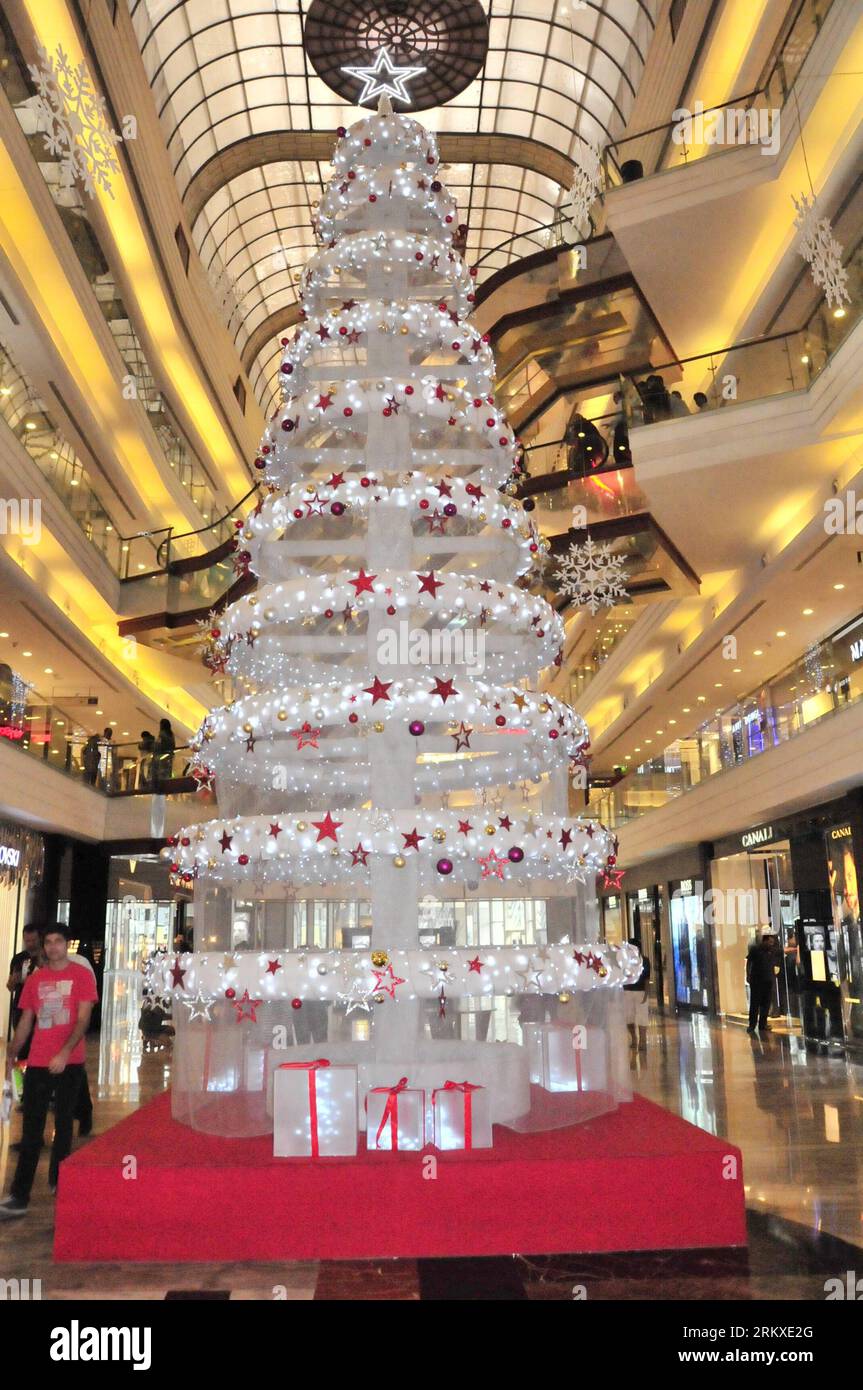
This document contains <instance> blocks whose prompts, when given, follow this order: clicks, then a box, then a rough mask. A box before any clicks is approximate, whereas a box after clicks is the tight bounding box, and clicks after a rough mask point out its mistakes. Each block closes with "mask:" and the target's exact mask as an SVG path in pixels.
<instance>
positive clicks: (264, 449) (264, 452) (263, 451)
mask: <svg viewBox="0 0 863 1390" xmlns="http://www.w3.org/2000/svg"><path fill="white" fill-rule="evenodd" d="M269 452H270V446H269V444H265V445H264V446H263V448H262V449H261V453H262V454H268V453H269Z"/></svg>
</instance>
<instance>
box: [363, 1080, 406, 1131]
mask: <svg viewBox="0 0 863 1390" xmlns="http://www.w3.org/2000/svg"><path fill="white" fill-rule="evenodd" d="M407 1084H408V1079H407V1077H406V1076H403V1077H402V1078H401V1080H400V1081H397V1082H396V1084H395V1086H373V1087H372V1095H374V1096H386V1098H387V1100H386V1104H385V1106H384V1113H383V1114H382V1115H381V1122H380V1124H379V1125H378V1132H377V1134H376V1135H375V1148H376V1149H379V1148H380V1146H381V1135H382V1134H383V1132H384V1126H385V1125H386V1122H387V1120H389V1122H390V1148H391V1149H397V1148H398V1138H399V1094H400V1092H401V1091H404V1090H405V1089H406V1088H407Z"/></svg>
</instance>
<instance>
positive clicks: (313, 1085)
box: [279, 1057, 330, 1158]
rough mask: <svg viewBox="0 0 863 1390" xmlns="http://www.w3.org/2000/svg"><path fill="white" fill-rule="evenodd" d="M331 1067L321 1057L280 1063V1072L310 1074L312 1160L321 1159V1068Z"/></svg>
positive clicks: (327, 1061) (326, 1060) (324, 1058)
mask: <svg viewBox="0 0 863 1390" xmlns="http://www.w3.org/2000/svg"><path fill="white" fill-rule="evenodd" d="M329 1065H330V1063H329V1060H328V1058H326V1057H319V1058H318V1060H317V1061H316V1062H280V1063H279V1071H303V1070H306V1071H308V1073H309V1127H310V1131H311V1136H312V1158H320V1146H319V1144H318V1077H317V1073H318V1072H319V1071H320V1069H321V1067H328V1066H329Z"/></svg>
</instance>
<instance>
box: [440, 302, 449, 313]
mask: <svg viewBox="0 0 863 1390" xmlns="http://www.w3.org/2000/svg"><path fill="white" fill-rule="evenodd" d="M438 308H439V309H440V311H441V313H442V314H445V313H446V311H447V308H446V304H444V302H443V300H441V302H440V304H439V305H438Z"/></svg>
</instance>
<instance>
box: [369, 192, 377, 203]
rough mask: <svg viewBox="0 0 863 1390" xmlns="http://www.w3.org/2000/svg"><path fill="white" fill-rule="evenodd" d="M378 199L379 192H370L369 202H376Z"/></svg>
mask: <svg viewBox="0 0 863 1390" xmlns="http://www.w3.org/2000/svg"><path fill="white" fill-rule="evenodd" d="M377 200H378V195H377V193H370V194H369V202H370V203H376V202H377Z"/></svg>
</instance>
